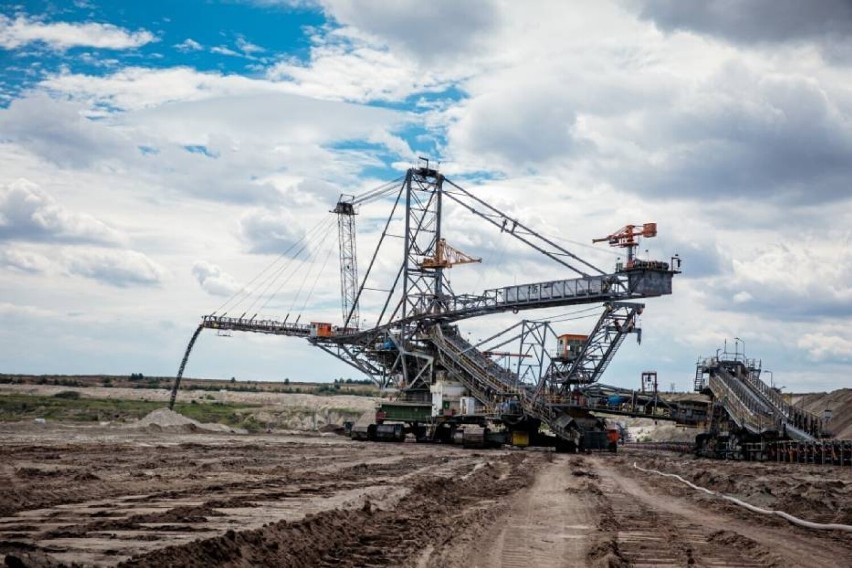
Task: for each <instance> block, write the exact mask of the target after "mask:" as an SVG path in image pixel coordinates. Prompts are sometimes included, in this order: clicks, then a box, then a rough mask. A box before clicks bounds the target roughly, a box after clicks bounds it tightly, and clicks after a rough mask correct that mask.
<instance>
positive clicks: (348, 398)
mask: <svg viewBox="0 0 852 568" xmlns="http://www.w3.org/2000/svg"><path fill="white" fill-rule="evenodd" d="M61 391H77V392H79V393H80V396H82V397H84V398H105V399H110V400H149V401H155V402H168V401H169V397H170V396H171V391H170V390H169V389H132V388H124V387H65V386H56V385H0V395H2V394H3V393H15V394H32V395H40V396H53V395H55V394H56V393H58V392H61ZM191 400H199V401H204V402H209V401H220V402H226V403H234V404H258V405H264V406H283V407H299V408H301V407H307V408H312V409H316V410H323V409H327V408H352V409H355V410H361V411H367V410H370V409H373V408H375V406H376V402H377V401H378V400H379V399H376V398H373V397H368V396H354V395H334V396H319V395H315V394H300V393H274V392H242V391H221V390H220V391H208V390H181V391H180V392H179V393H178V401H180V402H189V401H191Z"/></svg>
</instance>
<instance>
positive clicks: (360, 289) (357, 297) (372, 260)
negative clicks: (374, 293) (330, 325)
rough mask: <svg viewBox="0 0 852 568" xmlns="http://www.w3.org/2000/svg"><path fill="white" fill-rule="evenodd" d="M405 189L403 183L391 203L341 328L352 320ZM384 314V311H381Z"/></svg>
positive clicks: (377, 323)
mask: <svg viewBox="0 0 852 568" xmlns="http://www.w3.org/2000/svg"><path fill="white" fill-rule="evenodd" d="M404 189H405V184H404V183H403V184H402V185H401V186H400V187H399V192H398V193H397V196H396V200H395V201H394V203H393V208H391V212H390V215H388V220H387V221H386V222H385V228H384V229H383V230H382V235H381V236H380V237H379V242H378V244H377V245H376V250H374V251H373V256H372V258H370V264H369V265H368V266H367V272H366V273H365V274H364V279H363V280H361V286H359V287H358V293H357V294H355V301H354V302H352V307H351V308H350V310H349V315H348V316H347V317H346V321H345V322H343V326H344V327H347V326H348V325H349V320H350V319H351V318H352V313H353V310H354V307H355V306H357V305H358V302H359V301H360V299H361V293H362V292H363V291H364V287H365V286H366V284H367V280H368V279H369V278H370V273H371V272H372V270H373V265H374V264H375V262H376V258H378V256H379V251H380V250H381V248H382V244H383V243H384V241H385V237H386V236H387V235H388V229H389V228H390V224H391V222H392V221H393V217H394V214H395V213H396V209H397V207H399V202H400V199H401V198H402V191H403V190H404ZM391 294H393V289H391ZM382 313H384V311H382ZM380 320H381V316H380V317H379V320H378V321H377V322H376V326H378V325H379V321H380Z"/></svg>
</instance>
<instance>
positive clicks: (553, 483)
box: [0, 425, 852, 568]
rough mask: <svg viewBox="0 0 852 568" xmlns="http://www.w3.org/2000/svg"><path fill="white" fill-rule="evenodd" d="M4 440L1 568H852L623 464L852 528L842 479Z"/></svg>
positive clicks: (64, 435) (604, 463)
mask: <svg viewBox="0 0 852 568" xmlns="http://www.w3.org/2000/svg"><path fill="white" fill-rule="evenodd" d="M0 436H2V439H3V443H2V445H0V458H2V459H0V517H2V518H0V543H2V544H0V553H2V554H4V555H7V556H6V563H7V564H8V565H24V566H63V565H70V564H72V563H77V564H82V565H97V566H114V565H125V566H164V565H169V566H216V565H225V566H258V565H268V566H329V567H331V566H343V567H355V566H412V567H418V568H419V567H424V568H427V567H441V568H462V567H465V568H467V567H471V566H481V567H486V566H488V567H491V566H505V567H513V566H667V565H669V566H684V565H695V566H802V565H811V566H816V565H819V566H843V565H844V563H845V562H846V560H847V559H848V558H850V557H852V538H850V536H849V534H848V533H846V534H840V533H837V532H822V533H817V532H814V531H809V530H806V529H801V528H797V527H794V526H792V525H789V524H788V523H786V522H784V521H781V520H778V519H774V518H769V517H762V516H757V515H755V514H753V513H750V512H748V511H745V510H742V509H739V508H736V507H734V506H733V505H731V504H729V503H726V502H723V501H719V500H715V499H713V498H710V497H708V496H705V495H702V494H698V493H695V492H693V491H692V490H690V489H688V488H686V487H685V486H683V485H682V484H680V483H678V482H677V481H675V480H671V479H666V478H661V477H657V476H652V475H649V474H646V473H642V472H640V471H638V470H636V469H634V468H633V467H632V464H633V462H634V461H637V462H639V465H641V466H643V467H649V468H654V469H660V470H665V471H670V472H675V473H679V474H681V475H684V476H688V477H690V478H692V479H693V480H694V481H695V482H696V483H699V484H702V485H706V486H709V487H711V488H713V489H718V490H721V491H724V492H728V493H731V494H736V495H737V496H740V497H742V498H745V499H746V500H750V501H752V502H755V504H757V505H761V506H774V507H777V508H786V509H787V510H788V512H790V513H792V514H797V515H800V516H802V517H805V518H808V519H810V520H815V521H820V522H848V510H847V509H846V508H845V507H846V506H848V502H849V495H850V493H849V490H850V487H852V468H846V469H841V468H832V467H821V468H819V472H816V471H811V470H810V469H809V468H808V466H799V467H795V466H789V465H781V466H777V467H776V466H774V465H769V464H747V463H740V464H731V463H726V462H712V461H703V460H702V461H696V460H694V459H693V458H690V457H683V456H674V455H672V456H660V455H652V454H645V453H641V452H634V453H632V454H619V455H617V456H615V455H611V454H600V455H555V454H552V453H549V452H541V451H519V450H487V451H473V450H463V449H460V448H457V447H452V446H441V445H421V444H415V443H405V444H377V443H354V442H350V441H349V440H347V439H345V438H342V437H339V436H334V435H326V436H285V435H277V434H272V435H270V434H262V435H254V436H246V435H234V434H227V433H215V432H195V433H188V432H177V433H169V432H166V431H148V430H128V429H122V430H118V429H115V428H98V427H91V428H82V427H76V428H69V427H61V426H49V427H48V428H47V429H44V430H41V431H40V432H39V433H38V435H33V433H32V428H31V426H30V425H17V426H16V425H4V426H0ZM732 480H733V481H732ZM796 495H801V496H802V497H803V498H802V499H796V498H795V496H796ZM844 504H845V505H844ZM16 561H20V562H19V563H18V564H15V562H16Z"/></svg>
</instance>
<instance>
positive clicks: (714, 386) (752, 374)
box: [695, 355, 822, 441]
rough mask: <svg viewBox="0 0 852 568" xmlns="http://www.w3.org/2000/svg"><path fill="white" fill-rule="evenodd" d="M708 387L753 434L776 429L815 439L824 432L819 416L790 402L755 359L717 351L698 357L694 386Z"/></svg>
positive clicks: (798, 438)
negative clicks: (762, 373)
mask: <svg viewBox="0 0 852 568" xmlns="http://www.w3.org/2000/svg"><path fill="white" fill-rule="evenodd" d="M707 389H709V390H710V392H711V393H712V395H713V397H714V398H715V399H716V401H717V402H718V403H719V404H720V405H721V406H722V407H723V408H724V409H725V411H726V412H727V413H728V415H729V416H730V417H731V419H732V420H733V421H734V422H735V423H736V424H737V425H738V426H739V427H741V428H744V429H746V430H748V431H749V432H751V433H752V434H763V433H766V432H777V433H779V434H780V435H782V436H785V435H786V436H787V437H790V438H792V439H794V440H798V441H813V440H816V439H817V438H819V437H820V436H821V435H822V421H821V420H820V419H819V417H818V416H816V415H815V414H813V413H811V412H808V411H806V410H804V409H801V408H796V407H795V406H793V405H791V404H789V403H788V402H787V401H786V400H784V398H783V397H782V396H781V393H779V392H778V391H776V390H775V389H773V388H772V387H770V386H769V385H767V384H766V383H764V382H763V381H762V380H760V365H759V363H756V362H755V361H754V360H748V359H745V357H744V356H743V357H737V356H736V355H735V356H734V358H732V359H726V358H725V357H724V356H723V357H722V358H720V357H719V356H718V355H717V357H712V358H709V359H705V360H703V361H699V363H698V365H697V367H696V372H695V390H696V391H704V390H707Z"/></svg>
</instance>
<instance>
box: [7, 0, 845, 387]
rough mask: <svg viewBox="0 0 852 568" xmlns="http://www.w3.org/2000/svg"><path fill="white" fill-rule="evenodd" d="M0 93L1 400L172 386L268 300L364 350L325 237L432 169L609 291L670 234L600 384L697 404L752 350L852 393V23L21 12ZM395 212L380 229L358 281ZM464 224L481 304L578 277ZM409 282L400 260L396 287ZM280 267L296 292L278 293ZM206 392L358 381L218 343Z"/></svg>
mask: <svg viewBox="0 0 852 568" xmlns="http://www.w3.org/2000/svg"><path fill="white" fill-rule="evenodd" d="M0 62H2V65H0V164H2V167H0V316H2V319H3V321H4V325H3V326H2V328H0V372H5V373H33V374H42V373H62V374H75V373H105V374H119V375H120V374H130V373H137V372H141V373H143V374H145V375H159V376H168V375H174V374H175V372H176V371H177V368H178V365H179V363H180V359H181V357H182V356H183V352H184V349H185V346H186V343H187V341H188V340H189V338H190V336H191V334H192V332H193V330H194V329H195V327H196V325H197V323H198V321H199V318H200V316H201V315H203V314H208V313H211V312H213V311H214V310H218V309H220V308H221V307H222V305H223V304H225V302H226V301H227V300H228V298H229V297H230V296H231V295H232V294H234V293H237V292H238V291H240V290H241V289H244V288H247V289H249V290H252V291H253V292H254V293H255V295H256V296H258V297H260V296H263V297H264V298H266V299H265V300H264V302H263V304H260V307H261V308H263V310H265V311H264V312H263V314H264V316H266V317H275V318H278V319H281V318H283V317H287V314H290V316H289V317H291V321H293V319H294V318H297V317H299V318H304V319H300V321H303V322H306V321H334V322H338V321H339V320H340V318H341V315H340V283H339V275H338V268H337V264H336V263H337V256H336V254H337V252H336V248H335V247H336V244H337V243H336V241H337V233H336V225H335V224H334V223H335V220H334V219H333V215H331V214H330V213H329V210H330V209H332V208H333V207H334V204H335V203H336V200H337V198H338V196H339V195H340V194H359V193H362V192H364V191H368V190H370V189H372V188H375V187H378V186H380V185H381V184H383V183H385V182H387V181H390V180H394V179H396V178H398V177H399V176H400V175H402V174H403V173H404V171H405V169H406V168H408V167H411V166H412V165H415V164H417V160H418V157H420V156H425V157H428V158H430V159H431V160H432V162H431V163H432V164H440V165H439V167H440V169H441V171H442V172H443V173H444V174H445V175H446V176H447V177H448V178H450V179H452V180H453V181H454V182H456V183H458V184H459V185H461V186H463V187H465V188H466V189H468V190H470V191H472V192H473V193H475V194H476V195H477V196H479V197H481V198H482V199H484V200H486V201H488V202H489V203H492V204H494V205H495V206H497V207H499V208H500V209H502V210H504V211H505V212H507V213H508V214H510V215H512V216H514V217H516V218H518V219H520V220H522V221H523V222H525V223H527V224H529V225H530V226H531V227H534V228H536V229H537V230H539V231H540V232H542V233H544V234H547V235H549V236H552V238H554V239H559V241H558V242H560V244H562V245H564V246H565V247H567V248H568V249H569V250H571V251H572V252H574V253H576V254H578V255H579V256H581V257H583V258H584V259H588V260H589V261H591V262H593V263H595V264H596V265H597V266H600V267H601V268H602V269H606V270H610V269H612V268H613V267H614V265H615V262H616V261H617V257H618V254H619V253H618V251H614V250H610V249H608V248H606V246H604V245H596V246H594V247H593V246H592V245H591V240H592V239H593V238H597V237H603V236H606V235H607V234H609V233H611V232H613V231H615V230H616V229H618V228H620V227H622V226H624V225H626V224H629V223H644V222H656V223H657V224H658V228H659V235H658V237H656V238H655V239H647V240H644V241H643V242H642V244H641V247H640V255H641V256H643V257H648V258H657V259H662V260H667V259H668V258H669V257H671V256H672V255H673V254H675V253H677V254H679V256H680V257H681V258H682V259H683V266H682V268H683V274H681V275H678V276H677V277H676V278H675V282H674V293H673V294H672V295H671V296H666V297H662V298H653V299H649V300H647V301H646V309H645V311H644V313H643V315H642V317H641V326H642V329H643V334H642V342H641V345H637V344H636V342H635V341H632V340H629V341H626V342H625V343H624V345H623V346H622V347H621V350H620V352H619V353H618V354H617V355H616V358H615V360H614V362H613V363H612V365H610V367H609V369H608V370H607V373H606V374H605V376H604V377H603V379H602V381H603V382H605V383H608V384H615V385H619V386H625V387H638V386H639V380H640V374H641V372H642V371H646V370H656V371H657V372H658V373H659V377H660V379H659V380H660V384H661V388H663V389H665V390H669V388H671V385H674V386H675V388H676V389H678V390H688V389H690V388H691V385H692V378H693V375H694V369H695V363H696V361H697V360H698V359H699V357H706V356H712V355H714V354H715V353H716V350H717V349H718V348H722V347H724V346H725V345H726V344H727V347H728V349H729V350H734V349H736V350H738V351H739V352H742V351H745V353H746V355H747V356H748V357H749V358H752V357H754V358H757V359H760V360H761V361H762V365H763V368H764V369H768V370H771V372H772V374H771V376H772V381H773V382H774V383H775V384H776V385H777V386H783V387H784V388H785V389H786V391H794V392H803V391H822V390H832V389H836V388H842V387H849V386H852V380H850V379H852V373H850V369H852V367H851V366H850V363H852V326H850V325H849V321H850V316H852V286H850V282H852V250H851V249H850V246H849V245H850V239H852V3H850V2H849V1H848V0H812V1H811V2H807V3H804V2H800V1H799V0H750V1H746V0H707V1H703V2H683V1H678V0H613V1H606V0H601V1H597V0H596V1H563V0H554V1H546V0H536V1H533V2H510V1H507V0H506V1H504V0H468V1H466V2H457V1H454V0H433V1H431V2H422V1H413V0H412V1H409V0H397V1H395V2H381V1H378V0H361V1H358V2H355V1H353V0H289V1H287V0H281V1H277V0H182V1H181V2H173V1H168V0H159V1H158V0H149V1H146V2H131V1H116V0H113V1H109V2H106V1H97V0H79V1H68V0H66V1H26V2H14V0H13V1H12V2H7V3H4V4H3V5H2V7H0ZM391 205H392V203H391V202H390V201H388V200H386V199H385V200H379V201H377V202H374V203H370V204H368V205H365V206H364V207H363V208H362V210H361V211H360V214H359V215H358V216H357V219H356V222H357V226H358V233H357V239H358V241H357V242H358V255H359V267H360V269H361V271H362V273H363V271H364V270H365V269H366V263H367V262H368V260H369V258H370V256H371V254H372V250H373V248H374V247H375V244H376V242H377V239H378V235H379V234H380V233H381V231H382V229H383V226H384V221H385V219H386V218H387V216H388V214H389V212H390V207H391ZM446 213H447V215H446V221H445V223H444V227H445V233H446V237H447V240H448V242H450V244H451V245H453V246H455V247H456V248H458V249H460V250H462V251H464V252H466V253H469V254H472V255H475V256H481V257H482V258H483V262H482V263H481V264H475V265H469V266H459V267H454V268H453V269H452V270H451V271H450V272H451V277H452V282H453V288H454V290H456V292H459V293H462V292H465V293H476V292H480V291H482V290H484V289H488V288H496V287H499V286H503V285H509V284H522V283H525V282H530V281H536V279H538V278H569V277H571V276H572V274H570V273H565V271H562V272H560V271H559V270H558V269H557V268H558V267H555V266H554V265H553V263H548V262H547V261H546V259H544V258H543V257H537V256H535V255H534V254H532V253H530V251H528V250H525V249H524V248H523V247H521V246H519V245H518V244H517V243H512V242H507V241H506V239H505V238H501V236H500V235H499V232H495V231H493V230H491V229H490V228H489V227H488V226H486V225H485V224H483V223H481V222H477V221H476V219H474V218H473V217H471V216H466V215H465V214H464V212H463V211H460V210H458V209H454V208H452V207H449V206H448V208H447V212H446ZM394 228H398V227H397V225H395V224H394V225H392V227H391V232H393V229H394ZM389 240H390V241H393V240H394V239H393V238H390V239H389ZM300 243H308V246H307V247H305V248H304V254H303V255H302V256H301V257H299V256H298V254H297V253H298V251H299V250H301V249H300V248H299V247H300V246H301V245H300ZM394 246H396V247H397V248H396V249H395V250H394V249H393V247H394ZM294 247H295V248H294ZM646 251H647V252H646ZM401 255H402V251H401V244H399V242H398V240H397V242H396V243H394V242H390V243H389V244H388V245H387V248H384V247H383V249H382V253H381V254H380V255H379V256H378V258H377V261H376V267H375V269H374V275H375V277H376V279H377V280H376V282H377V284H376V285H375V287H376V288H381V285H380V284H379V283H380V282H382V281H383V280H382V279H383V278H384V279H385V280H387V279H388V278H390V277H392V275H393V274H395V270H396V267H397V266H399V264H400V262H401V260H402V258H401ZM276 263H277V264H276ZM270 266H272V267H280V272H277V273H276V274H280V275H287V278H290V277H292V278H290V279H289V280H287V279H286V278H284V277H283V276H282V277H281V278H279V279H278V280H277V281H275V282H272V280H270V281H269V282H268V283H264V282H265V281H264V280H263V278H261V279H256V278H255V276H256V275H258V274H262V271H264V270H265V269H268V267H270ZM273 270H278V268H274V269H273ZM264 286H266V287H264ZM270 286H271V287H270ZM368 295H369V294H368ZM373 296H374V297H371V298H367V297H365V298H364V306H363V309H362V311H363V318H364V320H365V321H366V322H367V323H368V324H369V323H371V321H372V322H375V319H376V317H377V315H376V314H377V312H376V310H377V309H378V306H379V303H380V299H379V298H378V296H380V294H379V293H378V292H374V293H373ZM234 310H235V311H233V312H230V313H232V315H239V314H237V313H236V308H235V309H234ZM220 313H221V312H220ZM566 314H567V315H566ZM594 315H595V314H594V313H592V312H589V311H578V310H577V309H574V310H564V309H563V310H551V311H548V312H544V313H532V314H529V313H521V314H519V315H517V316H515V315H512V314H504V315H500V316H490V317H487V318H480V319H475V320H470V321H468V322H464V323H462V324H461V325H462V329H463V332H464V333H467V334H468V335H469V337H471V339H474V340H475V339H479V338H484V337H487V336H488V335H491V334H492V333H494V332H496V330H499V329H502V328H504V327H508V326H509V325H511V324H512V323H514V322H515V321H517V320H518V318H521V317H535V318H552V319H553V321H554V322H555V323H554V324H553V325H554V327H555V328H556V329H557V331H559V332H566V333H588V332H589V331H590V330H591V328H592V326H593V325H594V317H593V316H594ZM734 338H737V339H734ZM186 374H187V376H193V377H209V378H229V377H236V378H237V379H239V380H264V379H267V380H282V379H284V378H289V379H290V380H331V379H334V378H339V377H346V378H348V377H352V378H362V377H361V376H360V375H359V374H358V372H357V371H355V370H354V369H352V368H350V367H347V366H346V365H344V364H342V363H340V362H338V361H336V360H335V359H333V358H332V357H330V356H328V355H326V354H324V353H322V352H321V351H319V350H317V349H315V348H312V347H311V346H310V345H309V344H307V343H306V342H305V341H304V340H300V339H295V338H280V337H265V336H256V335H246V334H244V335H233V336H232V337H219V336H217V335H216V334H214V333H212V332H210V331H206V332H205V333H203V334H202V336H201V338H200V340H199V342H198V344H197V346H196V350H195V351H194V352H193V354H192V357H191V359H190V361H189V365H188V367H187V371H186Z"/></svg>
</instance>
